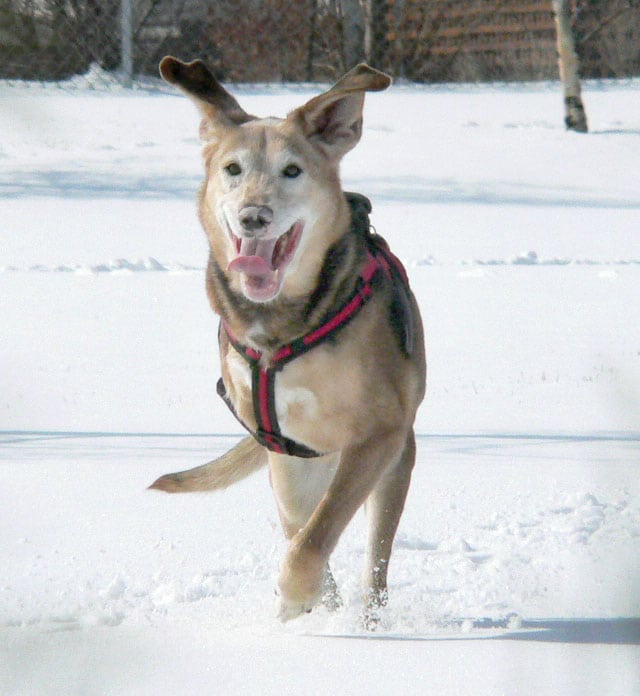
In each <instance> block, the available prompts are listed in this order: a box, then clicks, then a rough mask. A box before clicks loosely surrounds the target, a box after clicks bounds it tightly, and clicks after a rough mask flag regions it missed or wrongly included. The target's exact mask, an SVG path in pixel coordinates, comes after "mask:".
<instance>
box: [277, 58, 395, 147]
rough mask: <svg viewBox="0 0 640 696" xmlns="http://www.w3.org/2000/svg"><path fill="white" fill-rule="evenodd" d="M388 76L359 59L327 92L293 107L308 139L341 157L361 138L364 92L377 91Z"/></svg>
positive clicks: (293, 114) (385, 82)
mask: <svg viewBox="0 0 640 696" xmlns="http://www.w3.org/2000/svg"><path fill="white" fill-rule="evenodd" d="M390 84H391V78H390V77H389V76H388V75H386V74H385V73H383V72H380V71H379V70H374V69H373V68H370V67H369V66H368V65H365V64H364V63H360V65H357V66H356V67H355V68H353V69H352V70H350V71H349V72H348V73H347V74H346V75H344V77H342V78H341V79H340V80H339V81H338V82H336V84H335V85H334V86H333V87H332V88H331V89H330V90H328V91H327V92H324V93H323V94H320V95H318V96H317V97H314V98H313V99H311V100H310V101H308V102H307V103H306V104H305V105H304V106H301V107H299V108H298V109H296V110H295V111H292V112H291V113H290V114H289V116H288V118H289V119H293V120H296V121H297V122H298V123H299V125H300V127H301V128H302V131H303V133H304V134H305V136H306V137H307V139H308V140H309V141H310V142H312V143H313V144H314V145H316V146H317V147H319V148H320V149H321V150H322V151H323V152H324V153H325V154H326V155H327V156H329V157H330V158H331V159H333V160H336V161H338V160H340V158H341V157H342V156H343V155H344V154H345V153H347V152H349V150H351V148H353V147H355V145H356V144H357V143H358V141H359V140H360V136H361V135H362V107H363V105H364V94H365V92H379V91H381V90H383V89H386V88H387V87H388V86H389V85H390Z"/></svg>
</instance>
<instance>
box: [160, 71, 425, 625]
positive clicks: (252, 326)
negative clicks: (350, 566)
mask: <svg viewBox="0 0 640 696" xmlns="http://www.w3.org/2000/svg"><path fill="white" fill-rule="evenodd" d="M160 71H161V74H162V76H163V77H164V79H165V80H166V81H168V82H169V83H171V84H175V85H177V86H179V87H180V88H181V89H182V90H183V91H184V92H186V94H187V95H189V96H190V97H191V98H192V99H193V100H194V101H195V103H196V104H197V106H198V107H199V109H200V111H201V113H202V116H203V119H202V124H201V127H200V134H201V137H202V139H203V140H204V161H205V168H206V178H205V181H204V184H203V186H202V188H201V191H200V196H199V213H200V220H201V222H202V225H203V227H204V229H205V231H206V233H207V236H208V239H209V244H210V256H209V265H208V269H207V291H208V295H209V299H210V302H211V305H212V307H213V310H214V311H215V312H216V313H217V314H219V315H220V317H221V330H220V359H221V367H222V379H221V381H220V382H219V385H218V389H219V392H220V394H221V396H223V398H224V399H225V401H226V402H227V405H228V406H229V407H230V408H231V409H232V411H233V412H234V414H235V415H236V416H237V418H238V419H239V420H240V421H241V422H242V423H243V425H245V427H246V428H247V429H248V430H249V431H250V432H251V433H252V435H254V437H251V436H248V437H246V438H245V439H244V440H242V441H241V442H240V443H239V444H238V445H237V446H236V447H234V448H233V449H232V450H231V451H229V452H228V453H227V454H225V455H224V456H223V457H221V458H220V459H218V460H215V461H213V462H210V463H208V464H205V465H204V466H201V467H198V468H196V469H192V470H190V471H186V472H181V473H177V474H168V475H166V476H163V477H161V478H160V479H158V481H156V482H155V483H154V484H153V486H152V488H156V489H160V490H164V491H168V492H180V491H201V490H215V489H220V488H224V487H226V486H228V485H230V484H231V483H233V482H235V481H237V480H240V479H242V478H244V477H245V476H247V475H248V474H250V473H251V472H253V471H255V470H256V469H257V468H259V467H261V466H262V465H264V464H267V463H268V465H269V469H270V480H271V486H272V488H273V491H274V494H275V498H276V501H277V505H278V510H279V513H280V517H281V520H282V525H283V528H284V533H285V535H286V537H287V539H288V540H289V546H288V550H287V553H286V555H285V557H284V560H283V561H282V565H281V568H280V575H279V579H278V588H279V616H280V617H281V618H282V619H283V620H287V619H291V618H293V617H295V616H298V615H299V614H300V613H301V612H304V611H310V610H311V608H312V607H313V606H314V605H316V604H317V603H318V602H319V601H321V600H323V601H324V602H325V604H326V605H327V606H329V607H336V606H338V605H339V604H340V599H339V595H338V593H337V590H336V587H335V583H334V582H333V578H332V576H331V573H330V571H329V566H328V561H329V557H330V555H331V553H332V551H333V549H334V548H335V546H336V544H337V542H338V539H339V537H340V535H341V534H342V532H343V530H344V529H345V527H346V526H347V524H348V522H349V521H350V520H351V518H352V517H353V515H354V514H355V512H356V511H357V510H358V509H359V508H360V507H361V506H362V505H363V504H364V503H366V513H367V518H368V524H369V539H368V545H367V561H366V568H365V577H364V581H365V587H366V607H367V609H366V615H365V616H366V622H367V624H368V625H369V626H373V625H374V623H375V616H376V610H377V609H378V608H379V607H380V606H382V605H384V604H385V603H386V601H387V569H388V564H389V557H390V555H391V547H392V544H393V539H394V536H395V533H396V529H397V526H398V522H399V520H400V515H401V514H402V510H403V506H404V501H405V497H406V494H407V490H408V487H409V482H410V478H411V470H412V468H413V465H414V461H415V440H414V434H413V422H414V419H415V413H416V409H417V407H418V405H419V404H420V402H421V401H422V398H423V395H424V389H425V378H426V367H425V357H424V346H423V336H422V326H421V322H420V316H419V313H418V308H417V306H416V302H415V299H414V297H413V295H412V294H411V292H410V290H409V288H408V284H407V281H406V277H405V276H404V269H402V267H401V265H400V264H399V262H398V261H397V259H396V258H395V257H394V256H393V255H392V254H391V253H390V252H389V250H388V248H387V246H386V244H385V243H384V241H383V240H381V239H380V238H379V237H377V235H374V234H372V233H371V231H370V229H369V224H368V212H369V207H368V201H367V200H366V199H365V198H364V197H362V196H358V195H354V194H350V195H349V194H347V195H346V194H344V192H343V191H342V189H341V185H340V179H339V172H338V170H339V163H340V160H341V158H342V156H343V155H344V154H345V153H346V152H348V151H349V150H350V149H351V148H353V147H354V146H355V145H356V144H357V143H358V141H359V139H360V135H361V132H362V109H363V105H364V95H365V92H366V91H378V90H382V89H385V88H386V87H387V86H388V85H389V84H390V79H389V77H388V76H387V75H385V74H383V73H380V72H378V71H376V70H373V69H372V68H369V67H368V66H366V65H359V66H357V67H356V68H354V69H353V70H351V71H350V72H349V73H347V74H346V75H345V76H344V77H343V78H342V79H341V80H340V81H339V82H338V83H337V84H336V85H334V86H333V87H332V88H331V89H330V90H329V91H327V92H325V93H323V94H321V95H319V96H317V97H315V98H314V99H311V100H310V101H309V102H307V103H306V104H305V105H304V106H301V107H300V108H298V109H296V110H294V111H293V112H291V113H290V114H289V115H288V116H287V117H286V118H285V119H276V118H266V119H260V118H255V117H253V116H250V115H249V114H247V113H245V112H244V111H243V110H242V108H241V107H240V106H239V105H238V103H237V101H236V100H235V99H234V98H233V97H232V96H231V95H230V94H229V93H228V92H226V91H225V89H224V88H223V87H222V86H221V85H220V84H219V83H218V82H217V81H216V79H215V78H214V77H213V76H212V75H211V73H210V72H209V71H208V70H207V68H206V67H205V65H204V63H202V62H201V61H198V60H196V61H194V62H192V63H187V64H185V63H182V62H181V61H179V60H177V59H175V58H172V57H166V58H165V59H164V60H163V61H162V63H161V64H160Z"/></svg>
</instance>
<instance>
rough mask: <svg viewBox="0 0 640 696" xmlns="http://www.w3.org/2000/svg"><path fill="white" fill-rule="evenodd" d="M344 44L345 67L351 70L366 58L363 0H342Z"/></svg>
mask: <svg viewBox="0 0 640 696" xmlns="http://www.w3.org/2000/svg"><path fill="white" fill-rule="evenodd" d="M340 7H341V10H342V46H343V54H344V67H345V68H346V69H347V70H349V69H351V68H352V67H353V66H354V65H356V64H358V63H360V62H362V61H363V60H364V58H365V51H364V35H365V16H364V7H363V5H362V2H361V0H342V1H341V3H340Z"/></svg>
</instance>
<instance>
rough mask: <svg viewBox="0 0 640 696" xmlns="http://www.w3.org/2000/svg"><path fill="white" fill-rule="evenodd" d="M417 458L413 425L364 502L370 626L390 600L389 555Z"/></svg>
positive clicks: (367, 601) (367, 609) (368, 617)
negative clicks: (394, 459) (399, 451)
mask: <svg viewBox="0 0 640 696" xmlns="http://www.w3.org/2000/svg"><path fill="white" fill-rule="evenodd" d="M415 458H416V442H415V436H414V433H413V429H412V430H410V431H409V433H408V435H407V439H406V442H405V446H404V449H403V451H402V455H401V456H400V459H399V460H398V462H397V464H395V466H393V467H390V468H388V469H387V470H386V471H385V472H384V473H383V474H382V476H381V477H380V479H379V480H378V482H377V483H376V485H375V487H374V488H373V490H372V491H371V494H370V495H369V498H368V499H367V501H366V503H365V509H366V513H367V522H368V526H369V533H368V543H367V558H366V565H365V573H364V586H365V592H366V595H365V602H366V607H365V624H366V625H367V627H368V628H375V625H376V622H377V616H378V610H379V609H380V607H383V606H385V605H386V603H387V572H388V570H389V558H390V557H391V550H392V547H393V540H394V537H395V535H396V531H397V529H398V524H399V522H400V517H401V515H402V511H403V509H404V502H405V500H406V497H407V491H408V490H409V484H410V482H411V472H412V470H413V466H414V464H415Z"/></svg>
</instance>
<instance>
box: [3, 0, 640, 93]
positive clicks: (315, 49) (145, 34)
mask: <svg viewBox="0 0 640 696" xmlns="http://www.w3.org/2000/svg"><path fill="white" fill-rule="evenodd" d="M1 2H2V4H1V5H0V78H19V79H29V80H60V79H64V78H67V77H70V76H73V75H84V74H86V73H87V72H88V71H89V70H90V68H91V67H92V66H99V67H100V68H101V70H102V71H106V72H107V73H113V74H116V75H117V76H118V78H119V79H120V80H122V81H123V82H125V83H126V82H127V81H129V80H130V79H131V78H132V77H134V76H135V77H138V78H139V77H140V76H146V75H154V76H155V75H157V64H158V61H159V59H160V58H161V57H162V56H163V55H165V54H167V53H172V54H175V55H178V56H179V57H182V58H191V57H196V56H198V57H202V58H204V59H205V60H206V61H207V63H208V64H209V66H210V67H211V68H212V69H213V70H214V72H215V73H216V74H217V75H218V77H219V78H221V79H224V80H227V81H236V82H245V81H250V82H281V81H294V82H297V81H327V80H332V79H334V78H336V77H337V76H338V75H340V74H341V73H342V72H344V70H345V69H347V68H349V67H351V66H352V65H353V64H355V63H356V62H358V61H360V60H367V61H368V62H370V63H371V64H372V65H374V66H376V67H379V68H382V69H384V70H387V71H389V72H390V73H392V74H393V75H395V76H396V77H404V78H406V79H409V80H413V81H422V82H426V81H431V82H432V81H457V80H495V79H500V80H503V79H540V78H551V77H555V76H556V75H557V68H556V44H555V29H554V23H553V14H552V9H551V1H550V0H547V1H543V0H538V1H537V2H532V1H529V2H523V1H522V0H493V1H491V0H458V1H455V2H454V1H453V0H432V1H430V2H429V1H426V0H299V1H298V2H287V1H285V0H219V1H217V2H216V1H213V2H206V1H204V0H179V1H177V2H176V1H169V0H1ZM574 23H575V26H574V31H575V34H576V37H577V43H578V50H579V53H580V57H581V59H582V71H583V75H584V76H586V77H589V76H595V77H619V76H627V75H637V74H640V0H577V2H576V3H575V12H574Z"/></svg>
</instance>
